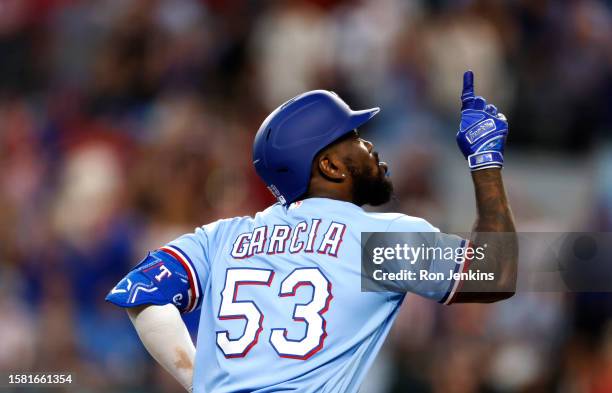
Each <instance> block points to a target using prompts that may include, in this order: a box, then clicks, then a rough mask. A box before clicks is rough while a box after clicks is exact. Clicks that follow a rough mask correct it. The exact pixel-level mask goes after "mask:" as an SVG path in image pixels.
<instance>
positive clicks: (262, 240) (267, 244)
mask: <svg viewBox="0 0 612 393" xmlns="http://www.w3.org/2000/svg"><path fill="white" fill-rule="evenodd" d="M320 226H321V220H320V219H316V218H315V219H313V220H311V222H310V223H308V222H306V221H300V222H299V223H297V224H296V225H294V226H290V225H274V226H273V227H267V226H261V227H257V228H255V229H253V231H252V232H246V233H242V234H240V235H238V236H237V237H236V239H235V240H234V244H233V246H232V252H231V256H232V257H233V258H236V259H244V258H250V257H252V256H253V255H257V254H264V253H265V254H268V255H274V254H280V253H290V254H297V253H299V252H305V253H312V252H315V250H316V252H318V253H319V254H327V255H330V256H332V257H337V256H338V252H339V249H340V245H341V244H342V237H343V236H344V232H345V230H346V225H345V224H343V223H340V222H334V221H332V222H331V223H330V224H329V226H328V227H327V228H326V229H325V232H323V229H321V228H320Z"/></svg>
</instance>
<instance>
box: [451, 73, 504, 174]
mask: <svg viewBox="0 0 612 393" xmlns="http://www.w3.org/2000/svg"><path fill="white" fill-rule="evenodd" d="M506 135H508V121H507V120H506V117H505V116H504V115H503V114H502V113H498V112H497V108H496V107H495V105H490V104H487V101H486V100H485V99H484V98H482V97H480V96H475V95H474V73H473V72H472V71H471V70H468V71H466V72H465V73H464V74H463V90H462V92H461V124H460V126H459V132H457V144H458V145H459V149H461V152H462V153H463V155H464V156H465V158H466V159H467V160H468V165H469V166H470V169H471V170H472V171H477V170H480V169H487V168H501V167H503V166H504V155H503V153H504V146H505V144H506Z"/></svg>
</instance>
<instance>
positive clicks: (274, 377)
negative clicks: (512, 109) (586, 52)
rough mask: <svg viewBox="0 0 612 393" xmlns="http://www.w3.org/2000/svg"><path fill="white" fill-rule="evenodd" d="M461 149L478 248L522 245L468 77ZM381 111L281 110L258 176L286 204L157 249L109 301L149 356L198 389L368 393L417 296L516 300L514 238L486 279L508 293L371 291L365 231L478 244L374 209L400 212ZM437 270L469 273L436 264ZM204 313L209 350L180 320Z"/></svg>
mask: <svg viewBox="0 0 612 393" xmlns="http://www.w3.org/2000/svg"><path fill="white" fill-rule="evenodd" d="M461 100H462V112H461V113H462V115H461V124H460V129H459V132H458V133H457V141H458V144H459V147H460V149H461V151H462V153H463V154H464V155H465V157H466V159H467V162H468V166H469V168H470V169H471V171H472V172H471V173H472V179H473V182H474V188H475V194H476V205H477V213H478V216H477V218H476V222H475V225H474V228H473V234H472V236H471V239H469V241H471V242H472V243H474V244H479V243H480V242H482V238H481V236H484V234H485V233H487V232H488V233H490V232H506V233H514V223H513V219H512V214H511V212H510V207H509V204H508V201H507V199H506V195H505V191H504V186H503V182H502V176H501V168H502V166H503V162H504V157H503V150H504V143H505V140H506V135H507V133H508V124H507V122H506V118H505V117H504V116H503V115H502V114H501V113H498V112H497V109H496V108H495V106H493V105H487V103H486V101H485V100H484V99H483V98H482V97H477V96H475V95H474V87H473V74H472V72H471V71H468V72H466V73H465V75H464V81H463V94H462V96H461ZM378 112H379V109H378V108H373V109H367V110H360V111H353V110H351V109H350V108H349V106H348V105H347V104H346V103H345V102H344V101H342V99H340V97H338V96H337V95H336V94H334V93H333V92H329V91H325V90H315V91H310V92H306V93H304V94H301V95H299V96H297V97H295V98H292V99H291V100H289V101H287V102H285V103H284V104H282V105H281V106H280V107H278V108H277V109H276V110H274V111H273V112H272V113H271V114H270V115H269V116H268V117H267V118H266V119H265V120H264V122H263V124H262V125H261V128H260V129H259V131H258V132H257V134H256V136H255V140H254V144H253V165H254V166H255V169H256V171H257V173H258V175H259V176H260V177H261V179H262V180H263V181H264V182H265V183H266V185H267V186H268V188H269V189H270V190H271V191H272V193H273V194H274V195H275V196H276V198H277V199H278V203H276V204H274V205H273V206H270V207H269V208H267V209H266V210H264V211H262V212H259V213H257V214H255V216H253V217H235V218H229V219H223V220H219V221H216V222H213V223H210V224H207V225H204V226H202V227H199V228H196V230H195V232H194V233H189V234H185V235H183V236H181V237H179V238H178V239H176V240H173V241H171V242H169V243H168V244H166V245H164V246H162V247H160V248H159V249H157V250H155V251H152V252H150V253H149V254H148V255H147V256H146V257H145V258H144V260H143V261H142V262H140V264H138V265H137V266H136V267H135V268H134V269H133V270H132V271H131V272H129V273H128V274H127V275H126V276H125V277H124V278H123V279H122V280H121V281H120V282H119V283H118V284H117V285H116V286H115V287H114V288H113V289H112V290H111V291H110V293H109V294H108V296H107V298H106V299H107V301H109V302H112V303H114V304H116V305H118V306H120V307H125V308H127V311H128V314H129V317H130V319H131V321H132V323H133V324H134V326H135V328H136V330H137V332H138V335H139V337H140V338H141V340H142V342H143V343H144V345H145V347H146V348H147V350H148V351H149V353H150V354H151V355H152V356H153V357H154V358H155V359H156V360H157V361H158V362H159V363H160V364H161V365H162V366H163V367H164V368H165V369H166V370H167V371H168V372H169V373H170V374H172V375H173V376H174V377H175V378H176V379H177V380H178V381H179V382H180V383H181V384H182V385H183V386H184V387H185V388H186V389H187V390H189V391H192V390H193V391H195V392H218V393H223V392H260V393H261V392H285V391H300V392H356V391H358V389H359V386H360V383H361V382H362V380H363V378H364V376H365V375H366V372H367V370H368V368H369V366H370V365H371V364H372V362H373V361H374V358H375V357H376V354H377V353H378V351H379V349H380V347H381V346H382V344H383V342H384V340H385V337H386V336H387V333H388V332H389V329H390V328H391V326H392V324H393V321H394V320H395V318H396V316H397V313H398V310H399V308H400V306H401V304H402V302H403V300H404V299H405V297H406V296H409V294H414V295H420V296H424V297H427V298H430V299H432V300H434V301H438V302H441V303H445V304H450V303H461V302H495V301H498V300H502V299H506V298H508V297H510V296H512V294H513V293H514V288H515V282H516V254H517V246H516V241H515V240H514V238H513V237H511V240H510V241H506V242H503V243H500V242H498V243H497V244H495V241H494V240H491V242H492V244H490V245H491V247H489V249H488V250H487V254H486V260H485V261H484V263H479V264H478V269H479V270H480V271H481V272H482V271H489V272H492V273H494V274H495V280H491V281H487V282H472V281H466V280H464V281H462V280H458V279H454V280H438V281H435V280H434V281H432V282H428V283H427V285H419V283H414V284H412V283H410V282H407V283H406V288H405V291H404V292H405V293H402V292H362V291H361V263H360V257H361V245H360V236H361V233H362V232H426V233H430V234H432V236H429V237H427V239H430V244H428V245H431V246H437V247H445V246H448V247H466V246H467V244H468V242H469V241H468V239H461V238H459V237H458V236H454V235H447V234H444V233H441V232H440V231H439V230H438V229H437V228H435V227H433V226H432V225H431V224H429V223H428V222H427V221H425V220H424V219H421V218H416V217H411V216H408V215H405V214H401V213H368V212H366V211H364V210H363V209H362V208H361V206H362V205H365V204H370V205H374V206H375V205H380V204H383V203H385V202H387V201H388V200H389V199H390V196H391V193H392V188H393V187H392V184H391V181H390V179H389V177H388V176H387V165H386V164H385V163H384V162H381V161H380V160H379V155H378V153H377V152H376V151H374V147H373V145H372V143H371V142H369V141H367V140H364V139H363V138H361V137H360V135H359V133H358V128H359V127H360V126H361V125H362V124H364V123H365V122H367V121H369V120H370V119H371V118H372V117H373V116H374V115H376V114H377V113H378ZM424 263H425V266H427V267H428V269H429V270H430V271H431V272H441V271H449V270H452V271H455V272H456V271H461V272H469V271H470V269H472V268H473V266H471V265H470V261H469V258H463V260H462V261H461V262H460V263H457V262H453V261H446V260H441V259H436V258H435V257H432V258H430V259H429V260H426V261H424ZM197 309H201V317H200V324H199V331H198V335H197V349H196V348H195V347H194V345H193V343H192V341H191V339H190V337H189V334H188V332H187V329H186V327H185V325H184V323H183V321H182V319H181V317H180V313H188V312H191V311H194V310H197Z"/></svg>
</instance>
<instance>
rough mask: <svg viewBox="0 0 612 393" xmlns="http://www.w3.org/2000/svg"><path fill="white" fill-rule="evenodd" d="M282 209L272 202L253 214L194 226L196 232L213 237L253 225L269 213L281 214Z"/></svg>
mask: <svg viewBox="0 0 612 393" xmlns="http://www.w3.org/2000/svg"><path fill="white" fill-rule="evenodd" d="M284 211H285V209H284V208H283V207H282V206H281V205H280V204H274V205H272V206H270V207H268V208H267V209H265V210H263V211H260V212H257V213H256V214H255V215H254V216H237V217H230V218H222V219H219V220H216V221H213V222H211V223H209V224H206V225H203V226H201V227H198V228H196V233H201V234H202V235H205V236H207V237H213V236H216V235H219V234H222V233H227V232H232V231H235V230H244V229H245V228H247V227H253V226H254V225H255V223H256V222H257V221H260V220H262V219H265V218H266V217H269V216H271V215H278V214H283V213H284Z"/></svg>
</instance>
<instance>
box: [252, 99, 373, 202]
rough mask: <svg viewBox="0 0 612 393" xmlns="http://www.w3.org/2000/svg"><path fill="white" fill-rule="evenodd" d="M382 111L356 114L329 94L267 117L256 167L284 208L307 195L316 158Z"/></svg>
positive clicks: (256, 153)
mask: <svg viewBox="0 0 612 393" xmlns="http://www.w3.org/2000/svg"><path fill="white" fill-rule="evenodd" d="M379 110H380V109H379V108H372V109H366V110H361V111H353V110H351V108H349V106H348V105H347V104H346V103H345V102H344V101H342V99H341V98H340V97H338V96H337V95H336V94H335V93H333V92H331V91H326V90H313V91H309V92H306V93H303V94H300V95H299V96H297V97H294V98H292V99H290V100H289V101H287V102H285V103H284V104H282V105H281V106H279V107H278V108H276V109H275V110H274V111H273V112H272V113H270V115H268V117H267V118H266V120H264V122H263V123H262V124H261V127H260V128H259V131H257V135H255V141H254V142H253V165H255V170H256V171H257V174H258V175H259V177H261V179H262V180H263V181H264V182H265V183H266V185H267V186H268V188H269V189H270V191H272V194H274V196H275V197H276V198H277V199H278V201H279V202H280V203H282V204H283V205H287V204H289V203H291V202H293V201H295V200H296V199H297V198H299V197H300V196H301V195H303V194H304V193H305V192H306V191H307V190H308V185H309V183H310V174H311V173H310V172H311V168H312V160H314V158H315V156H316V155H317V153H318V152H320V151H321V150H322V149H323V148H324V147H326V146H328V145H329V144H330V143H332V142H334V141H335V140H337V139H338V138H340V137H341V136H343V135H345V134H347V133H349V132H351V131H352V130H354V129H356V128H357V127H359V126H361V125H362V124H364V123H365V122H366V121H368V120H370V119H371V118H372V117H373V116H374V115H375V114H377V113H378V111H379Z"/></svg>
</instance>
